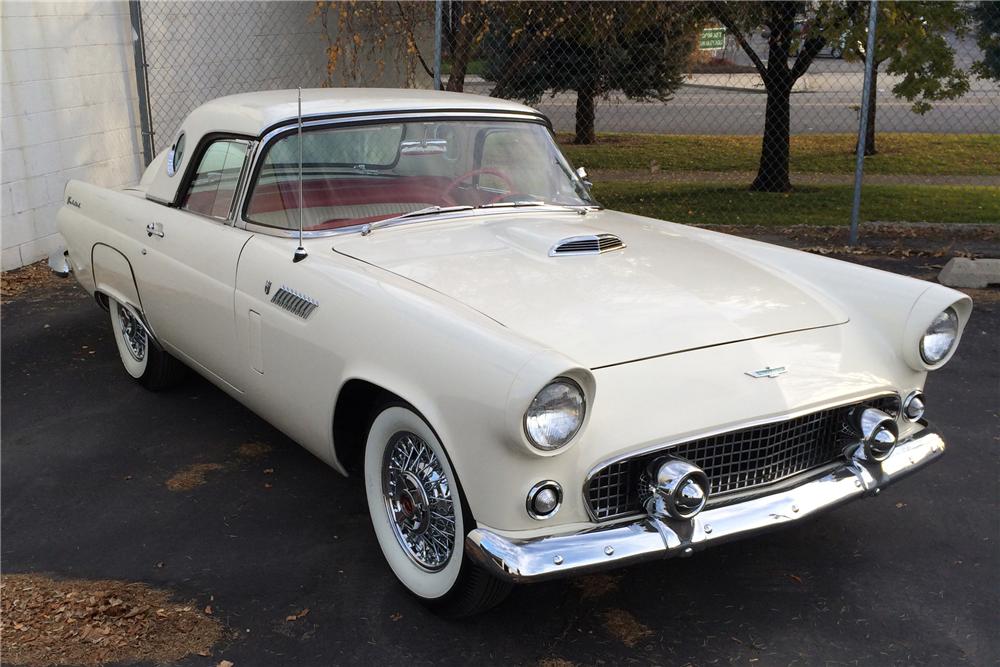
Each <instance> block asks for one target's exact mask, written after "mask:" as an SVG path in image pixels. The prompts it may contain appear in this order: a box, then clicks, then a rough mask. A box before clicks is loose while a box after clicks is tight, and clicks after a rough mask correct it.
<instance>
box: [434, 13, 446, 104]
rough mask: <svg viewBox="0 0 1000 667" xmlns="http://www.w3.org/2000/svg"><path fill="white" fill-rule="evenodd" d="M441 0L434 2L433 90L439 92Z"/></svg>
mask: <svg viewBox="0 0 1000 667" xmlns="http://www.w3.org/2000/svg"><path fill="white" fill-rule="evenodd" d="M443 5H444V1H443V0H434V90H441V38H442V35H441V32H442V30H441V14H442V11H443V9H444V7H443Z"/></svg>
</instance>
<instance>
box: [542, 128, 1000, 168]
mask: <svg viewBox="0 0 1000 667" xmlns="http://www.w3.org/2000/svg"><path fill="white" fill-rule="evenodd" d="M559 140H560V143H561V145H562V148H563V151H564V152H565V153H566V156H567V157H568V158H569V159H570V161H571V162H572V163H573V164H574V165H583V166H585V167H587V169H590V170H595V169H628V170H637V171H648V170H649V167H650V164H651V163H653V162H655V163H657V164H659V167H660V170H661V171H723V172H725V171H756V169H757V162H758V160H759V157H760V141H761V140H760V137H752V136H731V135H728V136H697V135H692V136H687V135H660V134H599V135H598V143H597V144H593V145H590V146H576V145H573V144H572V143H570V141H571V136H570V135H559ZM791 141H792V144H791V169H792V174H793V177H794V174H795V172H804V173H825V174H850V173H854V144H855V136H854V135H850V134H809V135H799V136H794V137H792V140H791ZM875 141H876V146H877V147H878V151H879V152H878V154H877V155H874V156H872V157H869V158H866V159H865V173H868V174H921V175H935V174H940V175H962V176H966V175H968V176H995V175H1000V135H998V134H897V133H890V132H882V133H879V134H878V135H877V136H876V139H875Z"/></svg>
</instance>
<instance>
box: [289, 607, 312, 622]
mask: <svg viewBox="0 0 1000 667" xmlns="http://www.w3.org/2000/svg"><path fill="white" fill-rule="evenodd" d="M308 613H309V607H306V608H305V609H303V610H302V611H300V612H297V613H295V614H289V615H288V616H286V617H285V620H286V621H297V620H299V619H300V618H302V617H303V616H305V615H306V614H308Z"/></svg>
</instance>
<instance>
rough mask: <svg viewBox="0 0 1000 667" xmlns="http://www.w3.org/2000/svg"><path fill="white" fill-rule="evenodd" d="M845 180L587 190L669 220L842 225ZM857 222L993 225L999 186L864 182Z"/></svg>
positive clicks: (847, 212)
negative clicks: (762, 187) (754, 188)
mask: <svg viewBox="0 0 1000 667" xmlns="http://www.w3.org/2000/svg"><path fill="white" fill-rule="evenodd" d="M851 194H852V188H851V186H849V185H817V186H812V187H801V188H796V189H795V191H794V192H792V193H788V194H771V193H762V192H750V191H749V190H748V189H747V188H746V186H745V185H711V186H706V185H698V184H669V183H630V182H605V183H597V184H595V186H594V195H595V196H596V197H597V198H598V200H599V201H600V202H601V203H602V204H604V205H605V206H607V207H608V208H611V209H617V210H620V211H627V212H629V213H636V214H638V215H645V216H649V217H652V218H661V219H664V220H671V221H674V222H685V223H699V224H711V223H722V224H747V225H790V224H810V225H843V224H846V223H847V222H848V221H849V220H850V218H851ZM861 220H862V221H881V222H898V221H905V222H974V223H995V224H1000V188H994V187H985V186H945V185H939V186H925V185H866V186H865V187H864V190H863V191H862V197H861Z"/></svg>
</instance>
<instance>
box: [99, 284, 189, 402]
mask: <svg viewBox="0 0 1000 667" xmlns="http://www.w3.org/2000/svg"><path fill="white" fill-rule="evenodd" d="M108 312H109V313H111V328H112V330H113V331H114V333H115V343H116V344H117V346H118V356H119V357H121V360H122V366H124V367H125V371H126V372H127V373H128V374H129V375H131V376H132V377H133V378H135V379H136V380H138V381H139V382H140V383H141V384H142V385H143V386H144V387H146V388H147V389H152V390H158V389H166V388H168V387H172V386H174V385H175V384H177V383H178V382H180V380H182V379H183V378H184V374H185V371H186V369H185V366H184V364H182V363H181V362H180V361H178V360H177V359H175V358H174V357H172V356H170V354H168V353H167V352H165V351H164V350H163V349H161V348H160V346H159V345H158V344H157V343H156V341H155V340H153V338H152V337H151V336H150V335H149V333H148V332H147V331H146V327H145V325H144V324H143V323H142V322H141V321H140V320H139V318H138V317H137V316H136V315H135V313H134V312H133V311H132V310H131V309H129V308H126V307H125V306H123V305H122V304H121V303H119V302H118V301H115V300H114V299H108Z"/></svg>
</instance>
